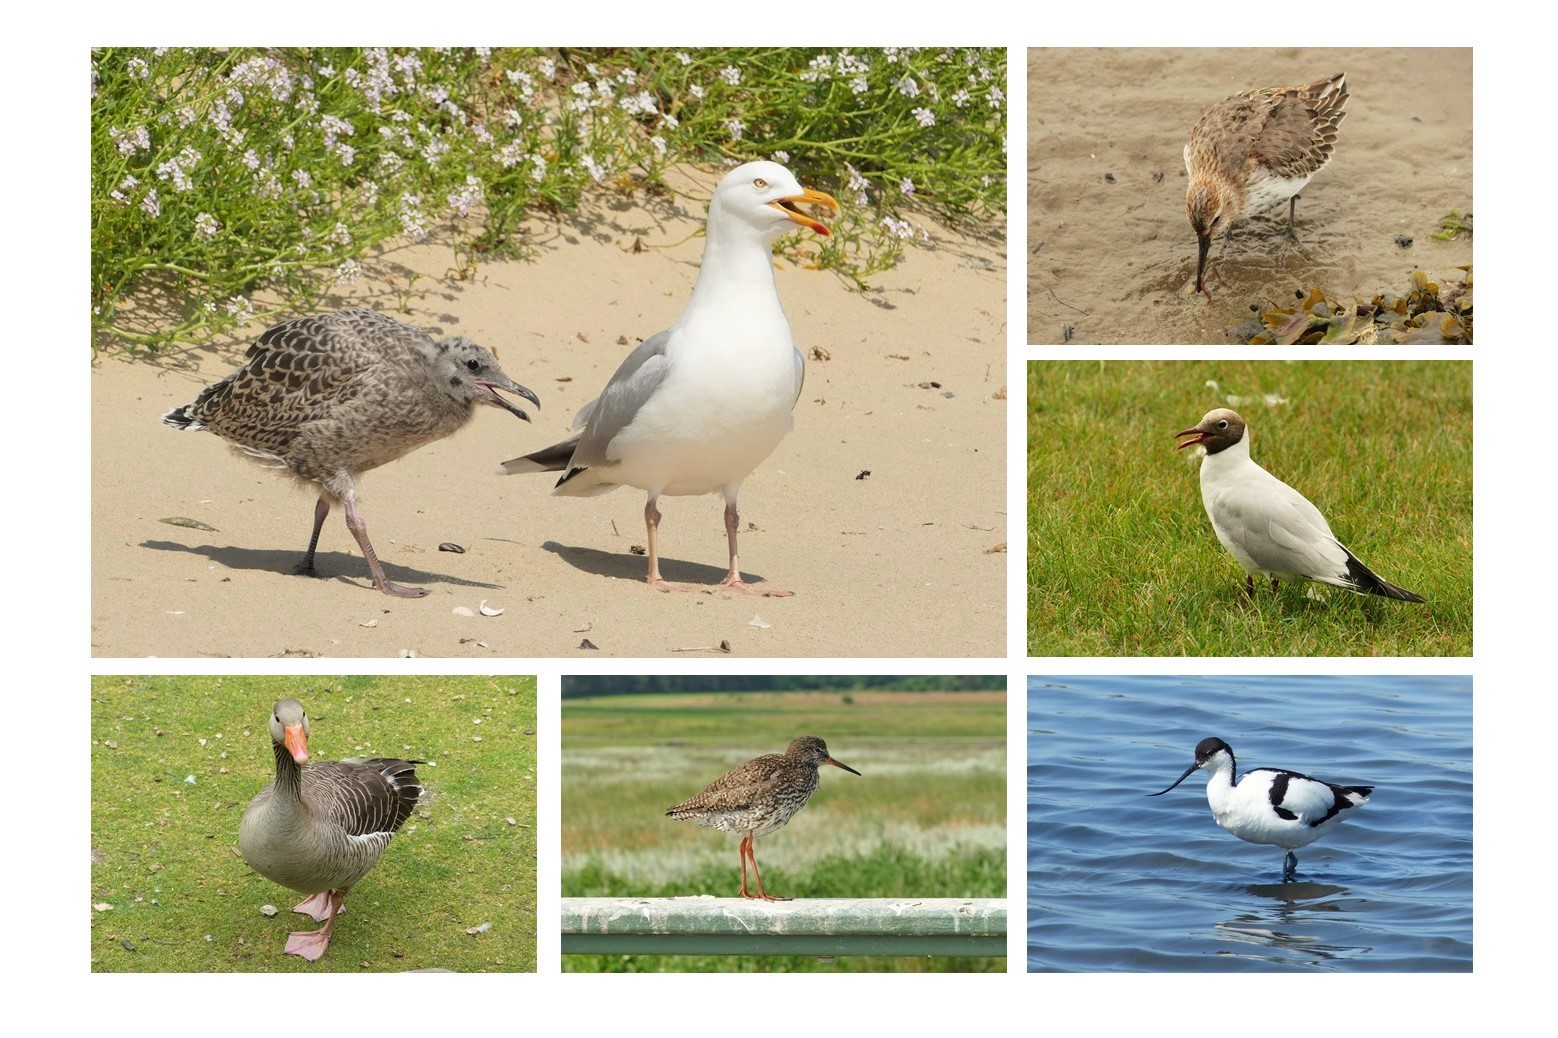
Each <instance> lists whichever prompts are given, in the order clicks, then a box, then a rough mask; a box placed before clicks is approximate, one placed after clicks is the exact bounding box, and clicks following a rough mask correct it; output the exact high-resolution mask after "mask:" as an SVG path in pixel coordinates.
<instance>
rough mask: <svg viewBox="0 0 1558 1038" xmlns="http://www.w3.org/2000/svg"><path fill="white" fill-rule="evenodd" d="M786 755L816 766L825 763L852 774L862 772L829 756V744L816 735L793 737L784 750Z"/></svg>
mask: <svg viewBox="0 0 1558 1038" xmlns="http://www.w3.org/2000/svg"><path fill="white" fill-rule="evenodd" d="M784 755H785V756H786V757H788V758H790V759H791V760H798V761H802V762H804V763H806V764H809V765H811V766H812V767H814V768H820V767H822V766H823V765H824V764H831V765H833V766H834V767H835V768H843V769H844V770H845V771H847V772H849V773H850V774H851V775H858V774H860V772H858V771H856V770H855V769H854V768H852V767H850V766H849V765H848V764H840V763H839V762H838V761H836V760H834V759H833V758H832V757H830V756H828V744H827V743H825V742H823V741H822V740H821V739H819V738H817V737H816V736H815V735H802V736H798V737H796V738H794V739H791V740H790V746H789V748H788V749H786V750H785V751H784Z"/></svg>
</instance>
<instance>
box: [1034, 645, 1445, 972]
mask: <svg viewBox="0 0 1558 1038" xmlns="http://www.w3.org/2000/svg"><path fill="white" fill-rule="evenodd" d="M1471 700H1472V692H1471V678H1470V677H1465V676H1455V677H1443V676H1432V677H1357V676H1348V677H1308V676H1305V677H1294V676H1255V677H1248V676H1237V677H1210V678H1186V677H1162V676H1150V677H1139V676H1127V677H1075V676H1068V677H1054V678H1048V677H1039V676H1035V677H1030V678H1029V679H1028V969H1029V970H1030V971H1057V970H1089V971H1092V970H1126V971H1175V972H1188V971H1219V972H1220V971H1256V970H1357V971H1394V972H1417V971H1469V970H1470V969H1471V966H1472V950H1471V948H1472V943H1471V942H1472V788H1471V783H1472V769H1471V765H1472V754H1471V737H1472V716H1471V714H1472V707H1471ZM1213 735H1215V736H1218V737H1220V738H1221V739H1223V740H1224V741H1225V742H1227V743H1228V744H1229V745H1230V746H1231V747H1232V748H1233V751H1234V755H1235V756H1236V758H1237V759H1238V763H1239V774H1240V775H1243V774H1244V771H1245V769H1246V768H1255V767H1276V768H1287V769H1289V770H1291V771H1298V772H1303V773H1304V774H1307V775H1311V776H1313V777H1315V778H1320V779H1325V780H1326V781H1329V782H1334V783H1337V784H1338V785H1372V786H1375V787H1377V788H1376V789H1375V791H1374V795H1373V797H1372V798H1371V799H1370V801H1369V803H1367V804H1365V805H1364V806H1362V807H1360V808H1358V809H1357V810H1356V813H1355V814H1354V815H1353V816H1352V817H1350V818H1348V819H1347V820H1345V821H1343V822H1342V823H1341V824H1340V825H1338V826H1336V827H1334V828H1332V829H1330V830H1328V831H1327V833H1326V835H1325V836H1323V837H1321V838H1320V839H1319V840H1318V841H1316V842H1315V843H1312V844H1310V845H1309V846H1308V847H1301V848H1299V849H1298V851H1297V854H1298V877H1297V881H1296V882H1293V883H1286V884H1284V883H1282V882H1281V875H1282V850H1281V848H1278V847H1267V846H1262V845H1258V844H1253V843H1245V842H1244V841H1243V840H1240V839H1238V838H1237V837H1235V836H1234V835H1232V834H1231V833H1228V832H1225V831H1224V830H1223V829H1221V828H1220V827H1219V826H1218V825H1217V823H1216V822H1215V821H1214V820H1213V819H1212V813H1211V810H1210V809H1209V808H1208V807H1207V803H1206V780H1205V778H1204V773H1202V772H1197V773H1195V774H1193V775H1191V776H1190V777H1189V778H1187V779H1185V781H1184V782H1183V783H1181V784H1180V785H1179V787H1178V788H1176V789H1175V790H1173V792H1171V793H1168V794H1166V795H1164V796H1161V797H1153V798H1149V797H1148V796H1147V794H1149V793H1156V792H1157V791H1158V790H1160V789H1163V788H1164V787H1165V786H1167V785H1168V784H1169V783H1171V782H1173V781H1174V779H1176V778H1178V777H1179V775H1180V773H1181V772H1182V771H1184V770H1185V768H1186V767H1187V766H1189V765H1190V763H1191V762H1192V760H1193V759H1194V753H1193V751H1194V748H1195V744H1196V743H1197V742H1199V741H1200V740H1201V739H1203V738H1206V737H1207V736H1213Z"/></svg>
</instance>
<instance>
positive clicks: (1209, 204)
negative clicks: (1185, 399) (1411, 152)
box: [1185, 74, 1347, 299]
mask: <svg viewBox="0 0 1558 1038" xmlns="http://www.w3.org/2000/svg"><path fill="white" fill-rule="evenodd" d="M1346 107H1347V77H1346V75H1344V74H1337V75H1335V76H1331V77H1330V78H1328V79H1320V80H1316V81H1315V82H1313V83H1310V84H1308V85H1307V86H1297V87H1267V88H1266V89H1264V90H1251V91H1247V92H1245V93H1242V94H1235V95H1233V96H1232V97H1229V98H1225V99H1224V100H1222V101H1219V102H1218V103H1217V104H1215V105H1213V106H1212V107H1211V108H1209V109H1207V112H1206V114H1205V115H1203V116H1201V118H1200V120H1199V121H1198V122H1197V123H1196V124H1195V127H1194V128H1193V129H1191V131H1190V139H1189V140H1188V141H1186V142H1185V171H1186V172H1187V173H1188V174H1189V176H1190V184H1189V186H1188V187H1187V188H1186V190H1185V213H1186V215H1187V216H1188V217H1189V218H1190V226H1191V229H1192V230H1194V231H1195V234H1196V291H1197V292H1202V293H1205V295H1206V297H1207V298H1208V299H1210V298H1212V293H1211V291H1210V290H1209V289H1208V288H1207V287H1206V255H1207V250H1208V248H1209V247H1210V246H1211V243H1212V239H1213V238H1215V237H1218V236H1219V235H1221V236H1223V244H1224V248H1225V249H1226V248H1227V238H1228V236H1229V235H1230V234H1231V233H1232V228H1233V224H1234V222H1235V221H1236V220H1239V219H1240V218H1242V217H1244V216H1248V215H1249V214H1251V213H1255V212H1258V211H1260V210H1262V209H1265V208H1267V207H1268V206H1272V205H1276V204H1277V203H1280V202H1284V201H1285V202H1287V203H1288V230H1287V233H1288V236H1289V237H1295V236H1296V235H1295V232H1294V230H1293V214H1294V207H1295V206H1296V204H1297V202H1298V193H1299V192H1300V191H1302V190H1303V189H1304V185H1306V184H1308V183H1309V179H1310V178H1311V177H1313V176H1314V175H1315V174H1316V173H1318V172H1320V170H1322V169H1324V168H1325V165H1326V163H1328V162H1330V161H1331V153H1332V152H1333V151H1334V150H1335V148H1336V131H1337V127H1338V126H1339V125H1340V124H1341V121H1342V117H1343V116H1344V115H1346V114H1347V112H1346Z"/></svg>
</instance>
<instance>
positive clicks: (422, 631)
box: [92, 174, 1007, 659]
mask: <svg viewBox="0 0 1558 1038" xmlns="http://www.w3.org/2000/svg"><path fill="white" fill-rule="evenodd" d="M715 179H717V178H716V177H715V176H713V175H708V174H698V175H697V176H695V177H694V178H693V180H692V182H691V183H690V184H689V186H688V196H687V197H681V196H678V197H677V198H675V199H674V200H672V201H670V202H657V203H653V204H652V207H651V208H645V207H644V206H643V205H642V204H640V203H638V202H628V201H613V202H611V203H610V204H606V203H600V204H597V205H595V206H593V207H591V208H589V209H587V210H585V211H584V212H582V213H580V214H578V215H577V216H576V217H570V218H568V219H566V220H565V221H564V222H562V223H559V224H550V223H546V224H539V223H538V224H535V225H533V226H532V227H531V229H530V230H531V233H532V244H534V245H535V247H536V248H537V249H538V255H537V258H536V259H535V261H534V262H514V263H493V264H483V265H481V266H480V267H478V268H477V270H476V271H475V275H474V277H473V278H471V279H469V280H461V279H460V278H458V277H457V276H455V275H453V274H452V272H451V268H454V267H456V266H457V260H456V257H455V256H454V255H453V254H452V253H451V251H450V250H449V249H448V248H445V247H433V246H419V247H415V248H405V249H400V250H397V251H395V252H392V253H390V254H388V255H386V256H384V257H381V259H380V261H379V262H378V263H377V265H376V268H377V269H378V270H379V271H381V272H388V273H390V274H393V275H394V277H395V282H394V284H393V285H392V284H391V283H390V282H387V281H386V280H384V279H382V278H381V279H379V280H376V281H373V280H369V281H365V282H364V283H362V284H360V285H359V286H356V287H355V288H354V289H353V290H352V292H351V295H350V297H342V298H339V299H335V300H332V305H368V306H372V307H375V308H377V309H381V310H384V311H385V312H387V313H389V314H391V315H392V316H395V317H396V318H397V319H399V320H404V321H406V322H408V323H411V324H415V325H417V326H419V327H422V328H424V329H426V330H428V331H429V332H430V333H432V334H434V335H435V336H442V335H465V336H468V337H470V338H472V339H474V340H476V341H477V342H480V343H482V344H484V345H487V346H490V347H496V349H497V350H498V352H499V356H500V360H501V362H502V364H503V366H504V368H505V370H506V371H507V372H508V373H509V375H511V376H512V377H513V378H514V379H516V380H517V381H519V382H520V383H522V384H524V385H526V386H528V387H530V388H531V389H532V390H534V391H535V392H536V393H537V395H539V396H540V398H541V401H542V405H543V406H542V407H541V409H540V410H539V411H535V410H534V409H530V410H532V416H533V418H534V419H535V421H534V424H531V425H526V424H524V423H522V422H520V421H518V420H517V419H514V418H512V417H511V416H509V415H506V414H504V413H503V412H501V411H498V410H496V409H492V408H483V409H481V410H480V411H479V413H478V414H477V415H476V417H475V418H474V419H473V420H472V421H471V423H470V425H468V426H467V427H466V428H465V429H463V430H461V431H460V432H459V433H456V434H455V435H454V436H452V437H449V438H448V439H445V440H443V441H440V442H438V443H436V444H433V445H431V446H428V447H424V448H423V449H422V450H420V451H417V452H415V453H413V454H411V455H410V456H409V457H407V458H404V459H402V460H400V461H398V462H394V463H392V464H390V465H387V466H385V467H383V468H380V469H376V470H374V471H372V472H370V473H368V474H367V475H366V477H365V478H364V479H363V481H362V487H363V490H362V506H361V507H362V512H363V516H364V518H365V519H366V521H367V524H368V529H369V533H370V535H371V537H372V538H373V544H374V547H375V548H376V549H377V551H378V553H379V555H380V557H381V559H382V561H383V562H384V565H385V570H386V572H387V574H388V575H389V577H390V579H392V580H395V581H398V582H400V583H403V584H410V585H413V586H420V587H426V588H429V589H430V590H431V592H432V593H431V595H429V596H428V597H427V598H423V599H420V600H413V601H406V600H400V599H392V598H390V597H388V596H386V595H382V594H380V593H378V592H377V591H375V590H373V587H372V584H371V582H370V581H369V578H368V573H367V567H366V565H365V564H364V563H363V560H362V558H361V557H360V555H359V554H358V553H357V548H356V544H355V542H354V541H353V540H352V538H351V536H350V534H349V533H348V532H347V531H346V529H345V525H344V523H343V521H342V519H341V516H340V514H339V509H337V510H336V512H335V513H332V514H331V516H330V518H329V520H328V521H327V522H326V524H325V528H324V532H323V535H322V537H321V540H320V549H319V557H318V570H319V572H320V573H321V574H322V575H323V576H324V578H325V579H317V580H311V579H309V578H306V577H300V576H295V575H293V574H292V567H293V566H294V564H295V563H296V562H297V560H298V558H299V557H300V555H301V553H302V550H303V548H304V547H305V546H306V544H307V540H308V533H309V527H310V523H311V521H312V518H311V517H312V514H313V500H314V495H312V494H311V493H309V492H307V491H304V490H300V489H297V488H295V487H294V486H292V485H291V484H290V481H288V480H286V479H284V478H280V477H278V476H277V475H275V474H273V473H272V472H269V471H267V470H264V469H262V468H259V467H257V466H256V465H254V464H253V463H251V462H247V461H246V460H245V459H243V458H241V457H239V456H237V455H235V454H234V453H233V452H231V451H229V450H228V449H227V448H226V447H225V445H224V444H223V443H222V442H221V441H220V440H218V439H217V438H216V437H214V436H211V435H210V434H208V433H180V432H176V431H174V430H172V429H169V428H166V427H164V426H163V425H162V424H161V423H160V421H159V418H160V416H161V415H162V414H163V413H164V412H166V411H167V410H169V409H170V408H172V407H175V406H178V405H180V404H185V403H188V402H190V401H191V400H193V399H194V398H195V396H196V395H197V394H198V393H199V391H200V390H201V388H202V387H204V386H205V385H208V384H209V383H211V382H213V381H216V380H217V379H219V378H221V377H223V376H225V375H227V374H228V373H229V372H231V371H232V370H233V368H234V367H236V366H237V364H238V362H239V360H240V358H241V355H242V350H243V348H244V346H245V345H246V344H247V342H248V341H249V339H250V338H251V337H252V336H253V335H257V334H258V333H259V331H260V330H261V328H260V327H255V328H252V329H249V330H248V331H247V332H246V334H245V335H243V336H236V337H233V338H230V339H227V340H224V341H222V342H219V343H216V344H213V346H212V347H211V348H206V349H198V350H191V351H186V352H184V353H182V354H180V355H178V356H175V357H169V358H166V359H163V360H160V361H156V362H150V361H144V360H141V361H132V360H126V359H117V358H105V357H100V358H99V359H98V360H97V362H96V363H95V364H94V366H93V371H92V408H93V412H92V413H93V428H92V479H93V495H92V545H93V556H92V568H93V581H92V599H93V603H92V605H93V624H92V652H93V655H94V656H98V657H138V656H148V655H155V656H193V657H204V656H243V657H269V656H282V655H294V656H316V655H317V656H358V657H360V656H380V657H384V656H389V657H393V656H402V655H412V654H415V655H419V656H474V657H487V658H492V659H505V658H507V659H513V658H524V657H535V656H574V657H583V658H590V657H597V656H607V655H610V656H633V657H650V656H674V657H676V658H681V659H686V658H697V657H709V656H714V657H719V656H723V655H725V653H724V652H723V651H721V650H719V649H718V648H717V647H718V646H720V645H721V643H727V644H728V647H729V649H728V651H729V652H730V653H731V654H734V655H742V656H818V657H825V656H839V657H873V656H886V657H910V656H949V657H952V656H984V657H998V656H1004V655H1005V651H1006V650H1005V643H1006V626H1005V614H1006V575H1007V573H1006V571H1007V554H1006V552H1005V551H1004V546H1005V542H1006V539H1007V534H1006V529H1005V527H1006V514H1005V513H1006V490H1005V487H1006V443H1005V441H1006V408H1007V404H1006V399H1005V389H1006V385H1005V379H1006V367H1005V355H1006V345H1005V340H1006V317H1005V314H1006V309H1005V295H1006V291H1005V286H1006V257H1005V255H1004V253H1003V252H1002V251H1001V250H1000V248H999V246H997V245H994V244H992V243H990V242H989V241H985V240H976V239H972V238H969V237H966V236H963V235H961V234H958V233H956V232H953V231H949V230H945V229H939V230H936V231H935V238H936V240H935V242H934V243H933V247H919V246H917V247H913V248H911V249H910V250H909V252H908V255H907V259H906V261H905V262H904V263H903V264H902V265H901V266H900V267H899V268H898V269H896V270H894V271H891V272H889V273H887V274H884V275H881V276H880V277H879V278H877V279H875V285H876V286H877V290H874V291H872V292H870V293H869V294H866V295H862V294H861V293H859V292H856V291H853V290H852V289H851V288H850V287H849V286H848V285H847V284H846V283H845V282H844V280H843V279H841V278H839V277H836V276H834V275H832V274H829V273H826V272H821V271H817V270H811V269H805V268H804V267H802V266H796V265H794V264H791V263H780V264H779V265H778V268H777V269H776V275H777V278H778V282H779V294H780V298H781V299H782V300H783V302H784V305H785V310H786V312H787V313H788V315H789V318H790V323H791V326H792V328H793V330H794V332H795V340H796V343H797V345H798V346H799V347H800V348H801V349H802V351H803V352H808V351H810V350H811V349H812V347H820V348H821V349H823V350H825V351H826V357H825V358H822V357H810V358H809V359H808V362H807V374H806V385H805V388H804V390H803V391H802V394H801V399H800V402H799V403H798V404H797V406H796V415H795V431H794V432H793V433H791V434H790V436H789V437H787V438H786V439H785V441H784V442H783V443H782V444H781V445H780V446H779V448H778V450H777V451H775V453H774V454H773V456H771V457H770V458H769V459H768V460H767V461H766V462H765V463H763V464H762V465H761V466H760V467H759V468H758V470H757V471H756V472H755V473H754V474H753V475H752V476H751V477H750V478H749V479H748V480H747V481H746V482H745V484H744V485H743V488H742V493H741V515H742V533H741V542H740V547H741V562H742V569H743V572H744V573H745V574H746V577H747V580H748V581H749V582H758V583H760V584H762V585H764V586H767V587H774V588H782V589H785V590H790V591H794V592H795V597H793V598H785V599H775V598H756V597H750V596H746V595H738V594H731V593H728V592H724V591H720V590H718V589H717V588H713V587H711V588H710V589H709V591H707V592H699V593H663V592H657V591H653V590H651V589H649V588H648V587H647V586H646V585H645V584H644V573H645V569H646V564H645V560H644V557H643V556H642V555H639V554H634V546H640V547H641V546H642V545H643V544H644V540H645V538H644V523H643V507H644V495H643V493H642V492H640V491H637V490H634V489H631V488H624V489H621V490H618V491H616V492H615V493H611V494H607V495H605V496H602V497H595V498H585V499H577V498H557V497H552V496H551V495H550V490H551V487H552V483H553V482H554V478H553V477H549V476H547V475H544V474H543V475H536V476H503V477H500V476H498V475H496V474H495V470H496V467H497V465H498V463H499V462H500V461H503V460H505V459H507V458H512V457H514V456H516V455H518V454H522V453H525V452H527V451H531V450H535V449H536V448H538V447H543V446H546V445H548V444H550V443H553V442H555V441H557V440H560V439H562V438H564V437H565V436H566V435H568V433H569V425H570V422H571V420H572V417H573V414H574V412H575V411H577V410H578V408H579V407H580V406H582V405H583V404H585V403H586V402H588V401H589V400H591V399H593V398H594V397H595V395H596V394H597V393H598V391H599V390H600V388H601V387H602V386H603V385H604V384H605V382H606V379H607V378H608V377H609V376H610V375H611V373H612V372H613V371H614V370H615V369H616V367H617V364H618V363H619V362H620V361H621V359H622V357H623V356H625V355H626V354H627V353H628V352H629V351H630V350H631V349H632V348H633V347H634V346H636V345H637V344H638V342H639V341H640V340H641V339H642V338H646V337H648V336H649V335H651V334H653V333H654V332H656V331H659V330H660V329H662V328H664V327H666V326H668V325H669V324H670V323H671V322H672V321H673V320H674V319H675V318H676V316H677V314H678V313H680V311H681V308H682V306H683V305H684V304H685V302H686V300H687V296H688V293H689V292H690V290H691V287H692V284H693V281H694V279H695V277H696V274H697V264H698V261H699V259H700V257H701V255H702V247H703V241H702V237H701V235H698V234H696V232H698V231H699V229H700V228H701V226H702V224H703V220H704V217H705V215H706V213H707V198H708V192H709V190H710V188H711V187H712V184H713V182H714V180H715ZM635 242H640V243H641V244H642V245H643V246H648V247H647V248H642V249H640V250H639V251H635V249H634V244H635ZM413 273H416V274H420V275H421V277H420V279H419V280H417V281H415V282H414V288H415V289H416V291H415V292H414V293H413V294H411V295H410V297H409V312H406V313H402V312H400V311H399V310H398V309H397V308H396V300H397V294H396V291H395V285H398V287H399V288H400V289H401V290H404V287H405V285H406V283H407V280H408V278H409V276H410V275H411V274H413ZM932 382H934V383H939V386H931V385H929V384H930V383H932ZM527 409H528V408H527ZM867 470H869V473H870V474H869V475H868V476H864V477H863V478H857V477H861V476H862V474H863V473H865V472H866V471H867ZM660 508H661V511H662V513H663V514H664V519H663V520H662V522H661V527H660V541H661V552H662V571H663V573H664V576H665V577H666V579H667V580H671V581H687V582H696V583H704V584H710V585H714V584H717V583H718V581H719V580H720V579H721V577H723V576H724V571H725V562H726V546H725V532H724V526H723V522H722V519H721V513H722V509H723V503H722V501H721V500H720V498H719V497H717V496H707V497H696V498H692V497H677V498H662V499H661V502H660ZM172 517H188V518H192V519H196V520H199V521H200V522H203V523H205V524H207V525H209V526H212V527H215V528H216V529H215V531H214V532H206V531H201V530H197V529H190V528H187V527H181V526H174V525H169V524H167V523H165V522H163V521H162V520H164V519H166V518H172ZM445 541H449V542H454V543H456V544H459V545H461V546H463V547H464V548H465V549H466V550H465V553H464V554H453V553H449V552H442V551H439V550H438V546H439V544H440V543H442V542H445ZM483 600H486V601H487V602H488V603H489V605H490V606H492V607H497V608H501V609H503V610H504V612H503V614H502V615H501V616H484V615H482V614H481V612H480V611H479V610H480V605H481V603H482V601H483ZM457 607H464V608H465V609H467V610H469V611H471V613H472V614H474V615H471V616H461V615H457V614H455V613H454V611H453V610H454V609H455V608H457ZM754 620H756V621H758V622H759V623H761V624H767V625H768V626H766V627H765V626H756V625H754V623H753V621H754ZM586 642H588V643H589V644H588V645H586V644H585V643H586ZM676 650H692V651H686V652H678V651H676Z"/></svg>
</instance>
